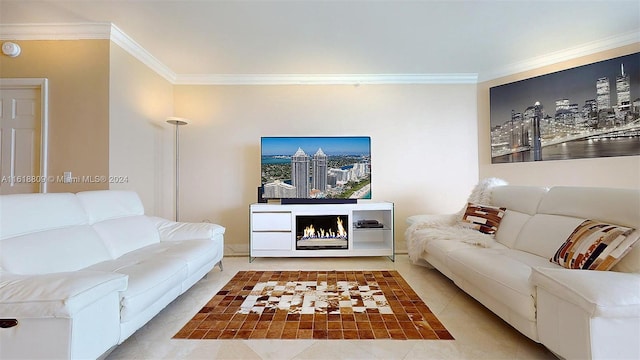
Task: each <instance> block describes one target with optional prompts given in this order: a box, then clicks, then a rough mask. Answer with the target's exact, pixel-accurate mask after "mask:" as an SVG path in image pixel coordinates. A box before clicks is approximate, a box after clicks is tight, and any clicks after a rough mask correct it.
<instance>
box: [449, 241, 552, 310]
mask: <svg viewBox="0 0 640 360" xmlns="http://www.w3.org/2000/svg"><path fill="white" fill-rule="evenodd" d="M532 265H536V266H547V267H558V266H557V265H555V264H551V263H550V262H549V260H548V259H545V258H541V257H538V256H535V255H531V254H527V253H524V252H521V251H517V250H511V249H499V248H494V249H487V248H473V249H471V248H470V249H459V250H456V251H451V252H449V254H448V257H447V266H448V267H449V269H450V270H451V272H452V273H453V274H455V275H456V277H457V278H459V279H463V280H464V281H467V282H469V283H472V284H473V285H474V286H475V287H478V288H481V289H483V290H484V292H485V293H487V294H488V295H490V296H492V297H493V298H494V299H495V300H497V301H498V302H500V303H502V304H504V305H505V307H507V308H509V309H511V310H512V311H513V312H515V313H516V314H518V315H520V316H522V317H524V318H526V319H528V320H530V321H535V320H536V308H535V288H534V287H533V285H532V284H531V283H530V282H529V276H530V275H531V269H532Z"/></svg>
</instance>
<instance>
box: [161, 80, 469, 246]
mask: <svg viewBox="0 0 640 360" xmlns="http://www.w3.org/2000/svg"><path fill="white" fill-rule="evenodd" d="M174 95H175V114H176V116H181V117H186V118H189V119H190V120H191V123H190V124H189V125H187V126H184V127H182V128H181V133H180V134H181V179H180V180H181V206H180V212H181V219H182V220H187V221H202V220H209V221H212V222H215V223H219V224H222V225H224V226H226V227H227V234H226V236H225V242H226V243H227V245H228V249H232V250H234V251H237V252H246V251H247V249H248V238H249V229H248V227H249V216H248V213H249V204H251V203H253V202H255V201H256V196H257V195H256V194H257V187H258V186H259V185H260V137H261V136H270V135H271V136H273V135H299V136H302V135H304V136H307V135H368V136H371V138H372V173H373V177H372V195H373V200H374V201H375V200H378V201H393V202H394V203H395V215H396V216H395V224H396V241H397V242H398V244H397V248H398V249H400V250H402V249H405V248H406V247H405V245H404V239H403V233H404V230H405V229H406V224H405V218H406V217H407V216H409V215H412V214H416V213H443V212H454V211H457V210H459V209H460V208H461V207H462V206H463V205H464V202H465V200H466V197H467V196H468V194H469V192H470V190H471V189H472V188H473V185H474V184H475V183H476V182H477V180H478V166H477V158H478V153H477V149H478V144H477V128H476V127H477V119H476V111H477V110H476V85H361V86H351V85H336V86H330V85H300V86H195V85H194V86H186V85H180V86H175V88H174Z"/></svg>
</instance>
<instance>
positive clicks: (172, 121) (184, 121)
mask: <svg viewBox="0 0 640 360" xmlns="http://www.w3.org/2000/svg"><path fill="white" fill-rule="evenodd" d="M167 122H168V123H169V124H171V125H187V124H188V123H189V122H188V121H187V119H184V118H179V117H175V116H171V117H168V118H167Z"/></svg>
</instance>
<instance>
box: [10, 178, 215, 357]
mask: <svg viewBox="0 0 640 360" xmlns="http://www.w3.org/2000/svg"><path fill="white" fill-rule="evenodd" d="M224 231H225V229H224V228H223V227H221V226H219V225H215V224H208V223H197V224H196V223H178V222H173V221H168V220H164V219H161V218H156V217H150V216H146V215H144V208H143V205H142V202H141V201H140V199H139V197H138V196H137V194H136V193H134V192H130V191H113V190H105V191H87V192H80V193H77V194H72V193H49V194H21V195H3V196H0V358H1V359H17V358H23V359H35V358H47V359H51V358H56V359H62V358H80V359H91V358H97V357H100V356H102V355H104V354H106V353H108V352H109V351H110V350H111V349H112V348H113V347H115V346H117V345H118V344H120V343H122V342H123V341H124V340H125V339H127V338H128V337H129V336H131V335H132V334H133V333H134V332H135V331H136V330H137V329H139V328H140V327H142V326H143V325H144V324H146V323H147V322H148V321H149V320H150V319H151V318H153V317H154V316H155V315H156V314H158V312H160V311H161V310H162V309H163V308H164V307H166V306H167V305H168V304H169V303H170V302H171V301H173V300H174V299H175V298H176V297H178V296H179V295H180V294H182V293H184V292H185V291H186V290H187V289H189V288H190V287H191V286H192V285H193V284H195V283H196V282H197V281H198V280H199V279H201V278H202V277H203V276H205V275H206V274H207V273H209V271H211V270H212V269H213V268H214V266H215V265H216V264H219V265H220V267H221V268H222V263H221V261H222V256H223V234H224Z"/></svg>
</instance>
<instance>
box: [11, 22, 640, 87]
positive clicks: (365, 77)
mask: <svg viewBox="0 0 640 360" xmlns="http://www.w3.org/2000/svg"><path fill="white" fill-rule="evenodd" d="M91 39H109V40H111V41H113V42H114V43H115V44H116V45H118V46H120V47H121V48H122V49H124V50H125V51H126V52H127V53H129V54H130V55H132V56H133V57H135V58H136V59H138V60H140V61H141V62H142V63H143V64H145V65H147V66H148V67H149V68H150V69H152V70H153V71H155V72H156V73H158V74H159V75H160V76H162V77H163V78H165V79H166V80H167V81H169V82H170V83H172V84H176V85H359V84H476V83H478V82H483V81H488V80H493V79H497V78H500V77H504V76H509V75H513V74H516V73H520V72H523V71H528V70H533V69H536V68H540V67H543V66H547V65H551V64H555V63H558V62H563V61H567V60H571V59H575V58H578V57H581V56H586V55H591V54H594V53H597V52H601V51H606V50H610V49H614V48H617V47H622V46H626V45H630V44H634V43H640V33H638V32H635V31H632V32H629V33H624V34H620V35H615V36H610V37H607V38H604V39H600V40H596V41H592V42H589V43H586V44H583V45H579V46H575V47H571V48H568V49H564V50H561V51H556V52H553V53H549V54H545V55H542V56H538V57H535V58H533V59H529V60H526V61H521V62H517V63H513V64H511V65H507V66H505V67H503V68H501V69H497V70H495V71H488V72H484V73H481V74H475V73H452V74H176V73H175V72H174V71H172V70H171V69H170V68H169V67H167V66H166V65H164V64H163V63H162V62H161V61H160V60H158V59H157V58H155V57H154V56H153V55H152V54H151V53H150V52H148V51H147V50H146V49H144V48H143V47H142V46H140V44H138V43H137V42H136V41H135V40H133V39H132V38H131V37H129V36H128V35H127V34H125V33H124V32H123V31H122V30H120V29H119V28H118V27H117V26H116V25H114V24H112V23H48V24H0V40H91Z"/></svg>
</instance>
